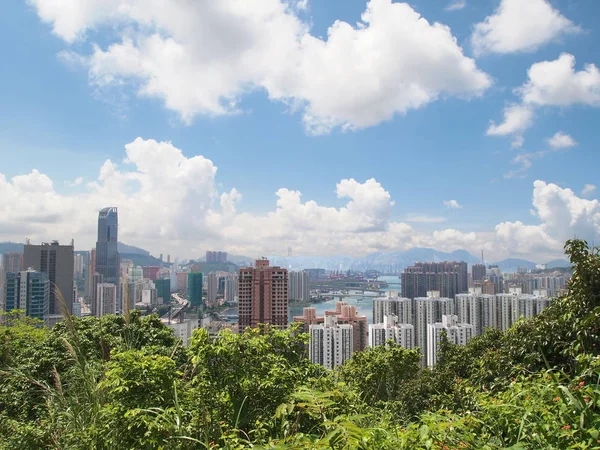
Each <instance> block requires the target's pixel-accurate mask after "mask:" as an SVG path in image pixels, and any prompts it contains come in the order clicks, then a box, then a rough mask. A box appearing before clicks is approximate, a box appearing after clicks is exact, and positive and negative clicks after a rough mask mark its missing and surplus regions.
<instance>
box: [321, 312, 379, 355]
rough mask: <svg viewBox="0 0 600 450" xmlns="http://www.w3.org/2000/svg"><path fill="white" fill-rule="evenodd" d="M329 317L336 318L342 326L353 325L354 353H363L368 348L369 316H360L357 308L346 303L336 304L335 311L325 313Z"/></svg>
mask: <svg viewBox="0 0 600 450" xmlns="http://www.w3.org/2000/svg"><path fill="white" fill-rule="evenodd" d="M327 316H336V317H337V321H338V323H340V324H348V325H352V328H353V329H354V332H353V339H354V345H353V348H354V351H362V350H365V349H366V348H367V346H368V344H369V340H368V332H369V327H368V325H367V316H361V315H359V314H358V313H357V311H356V306H354V305H348V304H347V303H345V302H337V303H336V304H335V311H325V317H327Z"/></svg>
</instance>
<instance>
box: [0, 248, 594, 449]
mask: <svg viewBox="0 0 600 450" xmlns="http://www.w3.org/2000/svg"><path fill="white" fill-rule="evenodd" d="M566 252H567V254H568V255H569V257H570V259H571V263H572V264H573V269H574V273H573V277H572V279H571V281H570V283H569V289H568V292H567V294H566V295H565V296H564V297H562V298H560V299H557V300H556V301H555V302H554V303H553V304H552V305H551V306H550V307H549V308H547V309H546V310H544V312H543V313H542V314H540V315H539V316H536V317H534V318H532V319H530V320H523V321H521V322H519V323H517V324H516V325H515V326H513V327H512V328H511V329H510V330H508V332H506V333H502V332H499V331H496V330H490V331H488V332H487V333H486V334H484V335H483V336H481V337H479V338H476V339H473V340H472V341H471V342H470V343H469V345H467V346H464V347H459V346H454V345H451V344H449V343H447V342H445V343H444V344H443V346H442V354H441V358H440V362H439V364H438V366H436V368H435V369H433V370H429V369H420V367H419V360H420V355H419V354H418V353H417V352H415V351H409V350H405V349H402V348H400V347H398V346H396V345H393V344H391V343H390V344H389V345H387V346H386V347H378V348H376V349H373V350H369V351H366V352H363V353H358V354H355V355H354V357H353V358H352V359H351V360H350V361H349V362H348V363H347V364H346V365H345V366H344V367H342V368H340V369H338V370H336V371H328V370H326V369H324V368H322V367H320V366H315V365H312V364H310V363H309V362H308V361H307V359H306V357H305V343H306V339H307V336H306V335H304V334H301V333H299V332H298V329H294V328H292V329H290V330H286V331H280V330H274V329H269V328H266V327H265V328H261V329H256V330H247V331H245V332H244V333H243V334H241V335H234V334H231V333H229V332H223V333H222V334H220V335H219V337H218V338H217V339H216V340H214V341H211V340H210V339H209V337H208V335H207V333H206V332H204V331H203V330H199V331H197V332H196V334H195V336H194V338H193V342H192V344H191V345H190V347H189V348H183V347H182V346H181V345H180V343H179V342H178V341H177V340H176V339H175V338H174V337H173V335H172V334H171V332H170V330H168V329H167V328H165V327H164V326H162V325H161V323H160V321H159V320H158V318H157V317H155V316H149V317H140V316H139V315H138V314H137V313H136V312H132V313H131V314H130V315H129V316H128V317H116V316H107V317H103V318H100V319H97V318H84V319H77V318H71V317H69V318H67V319H66V320H65V321H64V322H63V323H60V324H58V325H56V326H55V327H54V328H53V329H52V330H46V329H44V328H40V326H39V323H37V322H36V321H32V320H30V319H27V318H25V317H23V316H22V314H19V313H18V312H15V313H12V314H10V315H9V316H8V317H7V321H8V326H7V327H1V328H0V448H2V449H4V448H6V449H9V448H28V449H29V448H31V449H38V448H41V449H43V448H48V449H50V448H52V449H54V448H58V449H114V448H119V449H120V448H126V449H129V448H136V449H154V448H163V449H216V448H227V449H242V448H287V449H307V448H308V449H311V448H314V449H321V448H322V449H502V448H503V449H508V448H510V449H587V448H600V432H599V430H600V414H599V411H600V410H599V406H598V402H599V401H600V385H599V382H600V379H599V376H600V357H599V355H598V348H599V347H598V346H599V345H600V329H599V327H600V255H599V254H598V252H597V251H596V250H593V249H590V248H589V247H588V246H587V244H586V243H585V242H582V241H579V240H575V241H569V242H568V243H567V245H566Z"/></svg>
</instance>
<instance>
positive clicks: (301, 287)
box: [288, 270, 310, 303]
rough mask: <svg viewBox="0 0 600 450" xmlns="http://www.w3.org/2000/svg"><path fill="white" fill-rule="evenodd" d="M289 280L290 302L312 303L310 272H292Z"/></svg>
mask: <svg viewBox="0 0 600 450" xmlns="http://www.w3.org/2000/svg"><path fill="white" fill-rule="evenodd" d="M288 278H289V287H288V293H289V300H290V302H305V303H308V302H309V301H310V285H309V284H308V272H306V271H304V270H301V271H299V272H294V271H292V272H290V273H289V275H288Z"/></svg>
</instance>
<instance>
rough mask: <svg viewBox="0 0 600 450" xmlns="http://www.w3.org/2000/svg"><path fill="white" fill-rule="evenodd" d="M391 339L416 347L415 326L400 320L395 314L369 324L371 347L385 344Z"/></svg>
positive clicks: (408, 347) (403, 344) (397, 342)
mask: <svg viewBox="0 0 600 450" xmlns="http://www.w3.org/2000/svg"><path fill="white" fill-rule="evenodd" d="M390 340H391V341H394V342H395V343H396V344H399V345H400V346H402V347H404V348H407V349H412V348H414V346H415V333H414V327H413V326H412V325H411V324H408V323H400V322H398V316H396V315H394V314H391V315H387V316H384V317H383V323H375V324H371V325H369V347H377V346H379V345H384V344H385V343H386V342H387V341H390Z"/></svg>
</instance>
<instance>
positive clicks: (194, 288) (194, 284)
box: [187, 272, 203, 310]
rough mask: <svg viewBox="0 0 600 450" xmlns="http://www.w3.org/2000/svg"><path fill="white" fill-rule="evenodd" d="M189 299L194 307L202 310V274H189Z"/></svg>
mask: <svg viewBox="0 0 600 450" xmlns="http://www.w3.org/2000/svg"><path fill="white" fill-rule="evenodd" d="M187 298H188V300H189V301H190V303H191V304H192V306H197V307H199V308H200V310H202V305H203V304H202V273H201V272H190V273H188V274H187Z"/></svg>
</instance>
